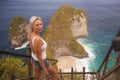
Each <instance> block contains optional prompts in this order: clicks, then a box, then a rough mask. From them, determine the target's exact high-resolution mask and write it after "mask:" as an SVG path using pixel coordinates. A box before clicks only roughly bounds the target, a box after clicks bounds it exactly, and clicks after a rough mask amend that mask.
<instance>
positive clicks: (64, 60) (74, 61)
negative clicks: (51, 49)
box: [56, 41, 96, 72]
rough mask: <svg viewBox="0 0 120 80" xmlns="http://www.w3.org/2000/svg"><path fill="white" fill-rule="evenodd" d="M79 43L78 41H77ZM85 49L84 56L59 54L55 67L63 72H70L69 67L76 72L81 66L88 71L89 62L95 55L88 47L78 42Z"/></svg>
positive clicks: (81, 68) (80, 69)
mask: <svg viewBox="0 0 120 80" xmlns="http://www.w3.org/2000/svg"><path fill="white" fill-rule="evenodd" d="M78 42H79V43H80V41H78ZM80 44H81V45H82V46H83V47H84V49H85V51H86V54H87V55H88V56H87V57H86V56H82V57H75V56H59V57H57V58H56V59H57V60H58V63H57V67H58V69H61V70H62V71H63V72H71V67H73V69H74V70H75V71H77V72H80V71H83V67H85V68H86V72H88V71H90V64H91V62H92V61H93V60H94V59H95V57H96V56H95V55H94V54H93V53H92V52H91V49H90V48H89V47H86V46H85V45H84V44H82V43H80Z"/></svg>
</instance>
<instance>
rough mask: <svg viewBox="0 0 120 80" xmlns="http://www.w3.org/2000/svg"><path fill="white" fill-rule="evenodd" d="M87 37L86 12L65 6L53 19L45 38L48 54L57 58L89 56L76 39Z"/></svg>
mask: <svg viewBox="0 0 120 80" xmlns="http://www.w3.org/2000/svg"><path fill="white" fill-rule="evenodd" d="M87 35H88V32H87V17H86V13H85V11H83V10H80V9H74V8H71V7H70V6H68V5H64V6H62V7H61V8H59V9H58V10H57V11H56V12H55V14H54V15H53V16H52V17H51V19H50V22H49V24H48V26H47V29H46V31H45V32H44V34H43V37H44V39H45V40H46V41H47V43H48V52H49V53H53V54H54V57H55V58H57V57H58V56H67V55H70V56H75V57H80V58H81V57H86V56H88V54H87V53H86V51H85V49H84V48H83V47H82V46H81V45H80V44H79V43H78V42H77V41H76V38H78V37H83V36H84V37H85V36H87Z"/></svg>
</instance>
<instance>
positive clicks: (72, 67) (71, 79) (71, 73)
mask: <svg viewBox="0 0 120 80" xmlns="http://www.w3.org/2000/svg"><path fill="white" fill-rule="evenodd" d="M71 80H73V67H72V68H71Z"/></svg>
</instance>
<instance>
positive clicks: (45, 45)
mask: <svg viewBox="0 0 120 80" xmlns="http://www.w3.org/2000/svg"><path fill="white" fill-rule="evenodd" d="M35 38H37V36H34V37H33V39H32V45H33V47H34V40H35ZM40 39H41V40H42V41H43V43H44V44H43V45H42V47H41V48H42V59H46V49H47V43H46V42H45V40H43V39H42V38H40ZM31 56H32V57H33V59H34V60H36V61H38V58H37V56H36V54H35V53H33V52H32V55H31Z"/></svg>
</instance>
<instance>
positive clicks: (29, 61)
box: [27, 48, 33, 80]
mask: <svg viewBox="0 0 120 80" xmlns="http://www.w3.org/2000/svg"><path fill="white" fill-rule="evenodd" d="M27 54H28V55H30V56H31V49H30V48H27ZM28 75H29V77H31V76H32V75H33V67H32V64H31V58H29V59H28ZM30 80H33V79H31V78H30Z"/></svg>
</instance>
